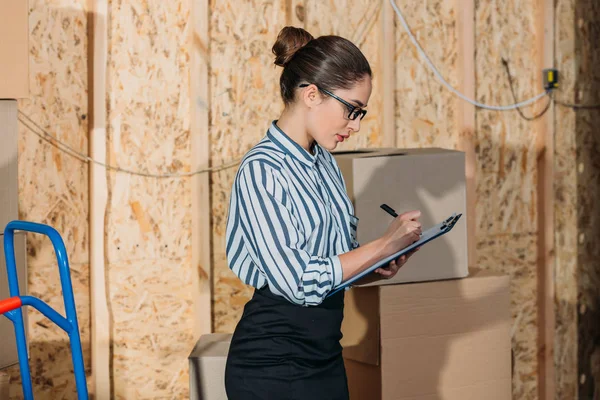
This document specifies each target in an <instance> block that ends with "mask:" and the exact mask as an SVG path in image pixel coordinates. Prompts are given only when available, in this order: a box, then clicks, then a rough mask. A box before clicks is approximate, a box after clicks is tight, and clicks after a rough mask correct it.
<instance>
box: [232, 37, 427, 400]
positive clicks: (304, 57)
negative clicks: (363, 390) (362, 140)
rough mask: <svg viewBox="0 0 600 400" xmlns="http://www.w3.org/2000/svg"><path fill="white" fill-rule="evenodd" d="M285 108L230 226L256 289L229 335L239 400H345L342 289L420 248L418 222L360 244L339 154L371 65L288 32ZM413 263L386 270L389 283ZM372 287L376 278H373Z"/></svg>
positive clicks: (239, 185)
mask: <svg viewBox="0 0 600 400" xmlns="http://www.w3.org/2000/svg"><path fill="white" fill-rule="evenodd" d="M273 53H274V54H275V64H276V65H278V66H281V67H283V72H282V73H281V78H280V87H281V96H282V98H283V102H284V105H285V107H284V111H283V112H282V114H281V116H280V118H279V119H278V120H275V121H273V122H272V123H271V125H270V127H269V128H268V131H267V133H266V135H265V137H264V138H263V139H262V140H261V141H260V142H259V143H258V144H257V145H256V146H254V147H253V148H252V149H251V150H250V151H249V152H248V153H247V154H246V156H245V157H244V159H243V160H242V163H241V165H240V167H239V170H238V173H237V175H236V178H235V182H234V184H233V189H232V194H231V201H230V209H229V216H228V220H227V237H226V240H227V243H226V246H227V248H226V254H227V260H228V263H229V266H230V268H231V269H232V271H233V272H234V273H235V274H236V275H237V276H239V278H240V279H241V280H242V281H243V282H244V283H246V284H248V285H251V286H253V287H255V288H256V289H255V292H254V296H253V297H252V299H251V300H250V301H249V302H248V303H247V304H246V306H245V308H244V312H243V315H242V318H241V320H240V321H239V323H238V325H237V327H236V329H235V333H234V335H233V338H232V342H231V346H230V350H229V356H228V359H227V368H226V374H225V385H226V389H227V395H228V398H229V399H230V400H253V399H273V400H285V399H308V400H320V399H323V400H338V399H339V400H341V399H348V388H347V381H346V372H345V369H344V362H343V358H342V347H341V345H340V339H341V337H342V335H341V332H340V330H341V322H342V318H343V307H344V291H343V290H342V291H339V292H337V293H336V294H334V295H332V296H327V295H328V293H329V292H331V291H332V289H334V288H336V287H337V286H338V285H340V283H342V282H343V281H345V280H347V279H349V278H351V277H353V276H355V275H356V274H358V273H360V272H361V271H363V270H364V269H366V268H367V267H369V266H370V265H372V264H373V263H374V262H376V261H379V260H381V259H383V258H385V257H387V256H389V255H391V254H393V253H394V252H396V251H398V250H400V249H402V248H404V247H406V246H408V245H409V244H412V243H413V242H414V241H416V240H418V238H419V235H420V233H421V225H420V223H419V222H418V221H417V219H418V217H419V216H420V213H419V212H418V211H414V212H410V213H406V214H403V215H401V216H399V217H398V218H396V219H394V221H393V222H392V223H391V224H390V226H389V227H388V229H387V231H386V232H385V234H384V235H383V236H382V237H381V238H379V239H377V240H375V241H372V242H370V243H367V244H364V245H361V246H359V245H358V243H357V241H356V228H357V223H358V219H357V218H356V217H355V216H354V209H353V205H352V203H351V201H350V199H349V198H348V196H347V194H346V186H345V182H344V179H343V177H342V174H341V173H340V170H339V168H338V166H337V164H336V162H335V159H334V158H333V157H332V155H331V154H330V151H331V150H333V149H335V148H336V146H337V144H338V143H340V142H343V141H344V140H347V139H348V138H349V137H350V136H351V135H352V134H353V133H356V132H358V130H359V128H360V121H361V119H362V118H363V117H364V116H365V114H366V110H365V108H366V105H367V103H368V100H369V97H370V95H371V77H372V73H371V68H370V66H369V63H368V62H367V60H366V59H365V57H364V55H363V54H362V53H361V52H360V50H359V49H358V48H357V47H356V46H355V45H353V44H352V43H351V42H349V41H348V40H346V39H344V38H341V37H339V36H321V37H319V38H317V39H315V38H313V37H312V36H311V35H310V34H309V33H308V32H306V31H305V30H303V29H300V28H293V27H286V28H284V29H283V30H282V31H281V32H280V33H279V35H278V37H277V41H276V42H275V44H274V46H273ZM404 262H406V258H402V259H400V260H399V261H398V263H394V262H392V263H390V265H389V266H388V268H381V269H378V270H377V271H376V272H377V275H375V276H377V277H380V278H390V277H392V276H394V275H395V274H396V272H397V271H398V269H399V268H400V267H401V266H402V264H403V263H404ZM370 279H373V278H370Z"/></svg>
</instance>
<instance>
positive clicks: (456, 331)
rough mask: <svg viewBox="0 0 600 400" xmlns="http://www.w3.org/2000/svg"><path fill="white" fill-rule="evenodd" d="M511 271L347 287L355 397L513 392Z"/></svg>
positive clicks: (497, 399)
mask: <svg viewBox="0 0 600 400" xmlns="http://www.w3.org/2000/svg"><path fill="white" fill-rule="evenodd" d="M509 305H510V299H509V278H508V277H507V276H503V275H498V274H494V273H490V272H482V271H472V274H471V276H470V277H468V278H465V279H455V280H446V281H436V282H420V283H412V284H402V285H384V286H375V287H364V288H362V287H359V288H353V289H351V290H349V291H348V292H346V305H345V310H344V322H343V325H342V333H343V335H344V337H343V339H342V344H343V346H344V359H345V363H346V370H347V374H348V381H349V388H350V393H351V396H350V398H351V400H355V399H358V400H361V399H369V400H408V399H410V400H434V399H436V400H437V399H443V400H481V399H486V400H508V399H510V398H511V390H512V388H511V338H510V326H511V317H510V310H509Z"/></svg>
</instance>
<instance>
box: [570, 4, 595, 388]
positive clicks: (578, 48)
mask: <svg viewBox="0 0 600 400" xmlns="http://www.w3.org/2000/svg"><path fill="white" fill-rule="evenodd" d="M575 23H576V24H575V25H574V26H573V28H574V30H575V38H576V40H575V54H576V56H577V63H576V65H577V70H576V74H577V75H576V77H575V79H576V81H575V91H574V92H575V96H573V97H572V99H573V101H572V102H574V103H581V104H598V105H600V96H599V95H598V92H600V71H599V70H598V63H600V48H598V43H599V42H600V3H598V1H594V0H578V1H576V2H575ZM598 126H600V108H596V109H594V110H585V109H582V110H578V111H577V112H576V115H575V135H576V146H577V164H578V179H577V195H578V202H577V221H578V225H579V248H578V257H577V263H578V266H577V269H578V277H577V285H578V300H579V301H578V305H577V307H578V311H579V316H578V352H577V357H578V364H579V366H578V375H579V390H578V395H579V398H581V399H591V398H598V396H600V246H598V243H599V242H600V226H599V224H600V217H599V216H598V204H600V163H599V162H598V160H600V137H599V135H598Z"/></svg>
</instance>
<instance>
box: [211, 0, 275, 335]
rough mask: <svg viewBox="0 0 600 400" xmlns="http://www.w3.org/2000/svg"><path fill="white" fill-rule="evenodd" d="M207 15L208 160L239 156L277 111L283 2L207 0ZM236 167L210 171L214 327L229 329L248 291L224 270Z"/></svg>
mask: <svg viewBox="0 0 600 400" xmlns="http://www.w3.org/2000/svg"><path fill="white" fill-rule="evenodd" d="M210 7H211V16H210V41H211V42H210V63H211V69H210V92H211V110H210V146H211V164H212V165H215V166H216V165H220V164H222V163H227V162H229V161H231V160H233V159H237V158H239V157H242V156H243V155H244V154H245V153H246V152H247V151H248V150H249V149H250V148H251V147H252V146H253V145H254V144H256V143H257V142H258V141H260V140H261V139H262V137H264V135H265V133H266V131H267V129H268V127H269V124H270V123H271V121H272V120H274V119H277V118H278V116H279V114H280V113H281V110H282V101H281V98H280V95H279V76H280V74H281V68H278V67H275V65H274V64H273V60H274V56H273V53H272V52H271V48H272V46H273V43H274V42H275V39H276V38H277V34H278V33H279V31H280V30H281V28H283V27H284V26H285V23H286V14H285V2H283V1H275V2H273V1H268V0H253V1H246V2H239V1H233V0H231V1H212V2H211V5H210ZM237 169H238V166H235V167H232V168H229V169H226V170H222V171H218V172H215V173H213V174H212V177H211V179H212V181H211V193H212V195H211V196H212V197H211V203H212V227H213V228H212V229H213V237H212V240H213V257H214V263H213V265H214V270H213V284H214V309H213V310H214V311H213V318H214V329H215V331H217V332H232V331H233V329H234V328H235V324H236V323H237V321H238V320H239V318H240V316H241V313H242V310H243V306H244V304H245V303H246V302H247V301H248V300H249V298H250V296H251V294H252V290H251V289H250V288H249V287H247V286H245V285H244V284H243V283H242V282H241V281H240V280H239V279H238V278H237V277H236V276H235V275H234V274H233V273H232V272H231V271H230V270H229V267H228V265H227V260H226V257H225V227H226V222H227V213H228V208H229V197H230V193H231V187H232V184H233V178H234V177H235V173H236V172H237Z"/></svg>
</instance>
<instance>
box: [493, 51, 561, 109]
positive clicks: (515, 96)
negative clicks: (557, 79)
mask: <svg viewBox="0 0 600 400" xmlns="http://www.w3.org/2000/svg"><path fill="white" fill-rule="evenodd" d="M502 64H503V65H504V68H505V70H506V76H507V77H508V84H509V86H510V91H511V93H512V96H513V100H514V102H515V103H518V101H517V94H516V93H515V88H514V85H513V80H512V76H511V75H510V68H509V66H508V61H506V60H505V59H504V58H502ZM546 94H547V95H548V102H547V103H546V107H544V109H543V110H542V111H540V112H539V114H537V115H534V116H532V117H528V116H527V115H525V114H523V111H522V110H521V108H520V107H517V112H518V113H519V115H520V116H521V118H523V119H524V120H526V121H535V120H536V119H539V118H541V117H542V116H543V115H544V114H546V112H547V111H548V110H549V109H550V105H551V104H552V100H553V99H552V92H551V91H547V92H546Z"/></svg>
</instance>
